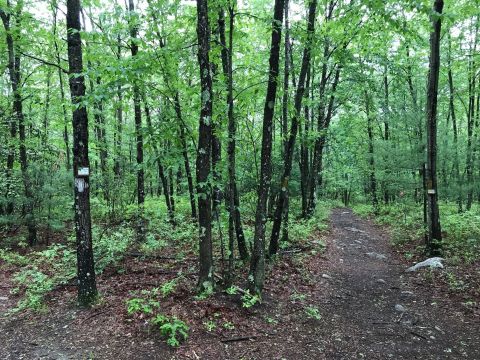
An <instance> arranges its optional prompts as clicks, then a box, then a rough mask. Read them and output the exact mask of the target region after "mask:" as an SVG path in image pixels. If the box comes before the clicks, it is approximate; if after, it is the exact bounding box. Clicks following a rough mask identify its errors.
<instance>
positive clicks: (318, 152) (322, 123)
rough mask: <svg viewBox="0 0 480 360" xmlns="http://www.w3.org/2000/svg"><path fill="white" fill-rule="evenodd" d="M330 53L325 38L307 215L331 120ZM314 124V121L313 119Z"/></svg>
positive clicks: (330, 9) (312, 210) (313, 201)
mask: <svg viewBox="0 0 480 360" xmlns="http://www.w3.org/2000/svg"><path fill="white" fill-rule="evenodd" d="M334 8H335V2H334V1H330V2H329V4H328V7H327V9H326V16H325V21H329V20H330V19H331V18H332V14H333V10H334ZM329 54H331V53H330V44H329V40H328V39H326V40H325V45H324V49H323V59H324V60H323V65H322V72H321V75H320V83H319V86H318V95H319V96H318V99H319V100H318V101H319V105H318V120H317V129H316V130H317V138H316V140H315V144H314V149H313V156H312V164H311V170H310V178H309V181H308V204H307V216H309V217H310V216H313V214H314V213H315V208H316V205H317V186H318V185H319V183H321V181H319V176H320V171H321V168H322V153H323V146H324V143H325V133H326V131H327V130H328V126H329V120H328V119H327V118H326V116H325V108H326V106H327V105H326V99H325V89H326V86H327V80H328V59H329ZM312 124H313V121H312Z"/></svg>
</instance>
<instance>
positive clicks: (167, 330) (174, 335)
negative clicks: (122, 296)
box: [126, 281, 189, 347]
mask: <svg viewBox="0 0 480 360" xmlns="http://www.w3.org/2000/svg"><path fill="white" fill-rule="evenodd" d="M172 283H173V281H170V282H167V283H165V284H170V285H168V286H167V287H165V289H171V284H172ZM168 291H170V290H168ZM168 291H165V292H164V290H162V288H160V289H159V288H153V289H151V290H142V291H141V292H140V294H138V293H137V294H136V295H140V297H132V298H130V299H127V300H126V305H127V314H128V315H129V316H132V315H139V316H141V317H142V318H146V319H147V321H148V322H149V323H151V324H153V325H155V326H156V327H157V328H158V329H159V331H160V333H161V334H162V336H165V337H166V338H167V344H168V345H170V346H173V347H176V346H179V345H180V342H181V341H184V340H186V339H187V338H188V330H189V328H188V326H187V324H185V322H183V321H182V320H180V319H178V318H177V317H176V316H172V317H169V316H167V315H165V314H163V313H161V312H160V302H159V301H158V300H157V299H156V298H157V296H158V293H159V292H161V293H162V295H163V296H164V297H165V296H167V295H168V293H169V292H168Z"/></svg>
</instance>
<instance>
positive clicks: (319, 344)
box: [0, 209, 480, 360]
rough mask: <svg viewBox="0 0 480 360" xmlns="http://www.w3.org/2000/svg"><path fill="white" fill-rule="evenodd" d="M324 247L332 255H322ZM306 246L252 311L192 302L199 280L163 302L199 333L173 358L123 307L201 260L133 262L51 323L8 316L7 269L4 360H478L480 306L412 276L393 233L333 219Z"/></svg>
mask: <svg viewBox="0 0 480 360" xmlns="http://www.w3.org/2000/svg"><path fill="white" fill-rule="evenodd" d="M321 242H324V243H325V244H326V250H325V251H324V252H320V251H316V250H315V249H316V246H318V245H319V244H320V243H321ZM308 244H310V245H309V246H310V248H309V250H305V251H304V252H303V253H295V252H292V253H289V255H284V256H281V257H280V258H279V259H277V261H276V263H275V265H274V267H273V268H272V269H271V272H270V274H269V278H268V281H267V283H266V289H265V296H264V300H263V302H262V304H260V305H257V306H254V307H251V308H243V307H242V306H241V301H240V299H239V297H235V296H231V295H227V294H224V293H217V294H216V295H213V296H211V297H209V298H207V299H203V300H202V299H198V298H197V299H195V298H194V296H193V292H192V288H193V287H194V284H195V278H194V277H195V276H194V274H192V276H191V277H187V279H188V280H187V281H186V282H185V283H183V284H181V286H180V287H179V288H178V289H177V290H175V293H174V294H173V295H172V296H170V297H169V298H166V299H164V300H162V302H161V308H162V309H163V310H164V311H165V313H168V314H170V315H175V316H178V317H179V318H182V319H184V320H185V321H186V322H187V323H188V325H189V326H190V331H189V338H188V340H187V341H186V342H184V343H183V344H182V345H180V347H178V348H176V349H172V348H169V347H168V346H167V345H166V344H165V342H164V340H163V339H162V338H161V336H160V335H158V333H157V332H156V331H154V330H153V329H151V328H150V327H148V326H147V325H145V321H142V319H139V318H133V319H132V318H131V317H129V316H128V315H127V313H126V307H125V300H126V298H127V297H128V294H129V292H130V291H132V290H139V289H144V288H151V287H153V286H158V284H159V281H165V280H168V279H169V278H171V275H170V274H171V273H174V272H175V271H177V270H178V267H182V266H184V267H185V271H186V272H188V269H191V266H192V264H194V263H195V259H194V258H193V259H192V260H191V263H190V265H189V264H188V262H189V260H188V259H187V261H184V262H182V263H181V264H170V263H169V262H168V260H161V261H160V260H154V259H150V260H146V259H138V258H134V259H127V260H126V261H125V264H124V266H125V268H126V269H127V271H125V272H123V273H121V274H118V272H112V273H108V272H107V273H104V274H102V275H101V276H100V277H99V279H98V283H99V290H100V292H101V294H102V300H101V302H100V303H99V305H97V306H96V307H95V308H94V309H91V310H79V309H77V308H76V307H75V306H74V299H75V289H74V288H73V287H65V288H62V289H57V290H56V291H54V293H52V294H51V295H50V296H49V299H48V309H47V310H46V311H45V312H44V313H40V314H39V313H32V312H21V313H17V314H14V315H9V316H6V315H5V311H6V310H7V309H8V308H10V307H13V306H14V305H15V301H16V300H17V299H15V298H13V297H12V295H11V294H10V292H9V290H10V287H11V286H12V282H11V273H12V272H11V270H12V269H8V267H0V268H1V269H2V270H1V271H0V358H1V359H216V360H220V359H292V360H298V359H362V358H364V359H480V316H479V315H480V314H479V313H478V307H477V308H476V310H475V311H467V310H466V309H465V308H464V307H462V306H460V305H459V304H460V302H461V299H460V298H459V297H458V295H456V294H452V293H450V292H448V291H446V290H445V288H444V287H442V286H436V284H432V283H429V282H427V281H425V280H424V277H423V276H422V274H421V273H405V269H406V268H407V266H408V265H409V264H406V263H405V261H404V260H403V258H402V256H400V255H399V254H398V253H397V251H395V250H394V249H393V248H392V247H391V245H390V241H389V235H388V231H386V230H385V229H384V228H382V227H380V226H377V225H374V224H373V223H372V222H370V221H368V220H364V219H360V218H359V217H357V216H356V215H354V214H353V213H352V212H351V210H348V209H335V210H333V211H332V214H331V217H330V229H329V230H328V231H327V232H325V233H323V234H317V237H316V238H312V239H309V240H308ZM312 249H313V250H312ZM189 266H190V267H189ZM165 269H167V270H165ZM172 270H173V271H172ZM422 271H428V270H422ZM435 271H441V270H435ZM477 304H478V299H477ZM2 313H3V315H2ZM206 324H208V326H207V325H206ZM225 324H228V326H226V325H225Z"/></svg>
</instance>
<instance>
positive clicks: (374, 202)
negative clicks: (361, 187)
mask: <svg viewBox="0 0 480 360" xmlns="http://www.w3.org/2000/svg"><path fill="white" fill-rule="evenodd" d="M370 101H371V99H370V95H369V94H368V91H367V90H365V112H366V114H367V133H368V162H369V165H370V169H369V171H370V174H369V182H370V189H369V190H370V195H371V196H372V205H373V209H374V212H375V213H377V212H378V198H377V178H376V176H375V153H374V150H373V141H374V139H373V127H372V122H373V120H372V117H371V111H370V105H371V104H370Z"/></svg>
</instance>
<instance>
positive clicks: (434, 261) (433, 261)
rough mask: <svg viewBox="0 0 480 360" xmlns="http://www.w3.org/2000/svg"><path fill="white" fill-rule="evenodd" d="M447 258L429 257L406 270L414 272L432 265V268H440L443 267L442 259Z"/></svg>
mask: <svg viewBox="0 0 480 360" xmlns="http://www.w3.org/2000/svg"><path fill="white" fill-rule="evenodd" d="M443 260H445V259H443V258H441V257H432V258H429V259H427V260H425V261H422V262H419V263H417V264H415V265H413V266H411V267H409V268H408V269H407V270H406V271H407V272H414V271H417V270H418V269H421V268H424V267H430V268H434V269H435V268H438V269H443V264H442V261H443Z"/></svg>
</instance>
